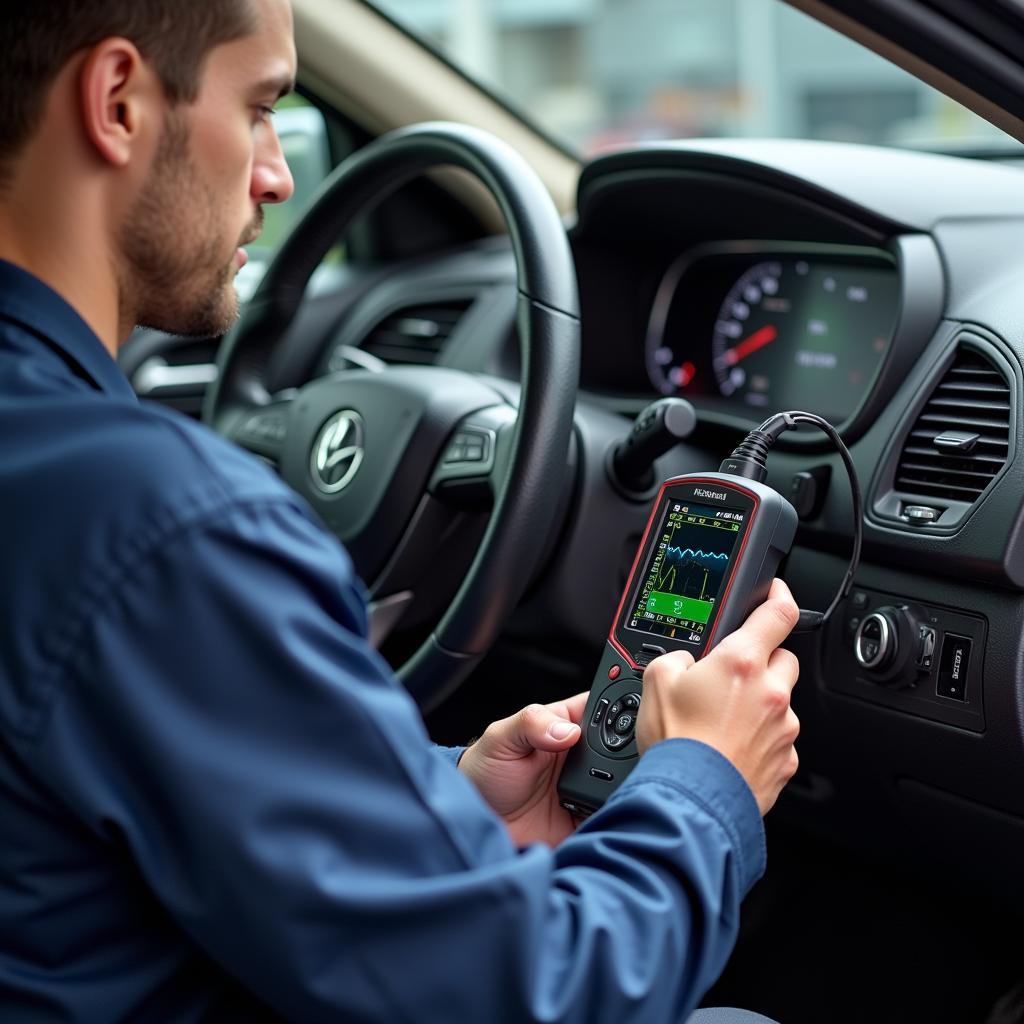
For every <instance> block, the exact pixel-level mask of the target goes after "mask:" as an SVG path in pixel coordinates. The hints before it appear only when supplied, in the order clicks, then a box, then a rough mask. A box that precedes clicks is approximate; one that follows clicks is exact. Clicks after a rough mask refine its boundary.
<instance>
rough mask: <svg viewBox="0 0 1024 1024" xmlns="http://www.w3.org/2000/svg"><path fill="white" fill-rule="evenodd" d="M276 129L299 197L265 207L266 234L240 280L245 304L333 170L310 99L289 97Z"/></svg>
mask: <svg viewBox="0 0 1024 1024" xmlns="http://www.w3.org/2000/svg"><path fill="white" fill-rule="evenodd" d="M274 126H275V128H276V129H277V134H278V137H279V138H280V140H281V148H282V150H283V151H284V155H285V159H286V160H287V161H288V166H289V167H290V168H291V172H292V177H293V178H294V179H295V194H294V195H293V196H292V198H291V199H289V200H288V202H287V203H283V204H281V205H280V206H266V207H264V210H263V212H264V217H265V219H264V222H263V234H262V235H261V236H260V238H259V240H258V241H257V242H256V243H254V244H253V245H251V246H249V247H248V252H249V262H248V264H247V265H246V266H244V267H243V268H242V270H241V271H240V273H239V275H238V277H237V279H236V286H237V288H238V294H239V296H240V298H241V299H242V300H243V301H244V300H245V299H247V298H249V296H250V295H251V294H252V293H253V291H254V290H255V288H256V286H257V285H258V284H259V282H260V279H261V278H262V277H263V273H264V271H265V270H266V269H267V264H268V263H269V262H270V260H271V259H272V257H273V255H274V252H275V251H276V249H277V247H278V245H280V243H281V241H282V239H284V237H285V236H286V235H287V234H288V231H289V230H290V228H291V226H292V225H293V224H294V223H295V221H296V219H297V218H298V216H299V214H301V213H302V211H303V210H304V209H305V207H306V204H307V203H308V202H309V200H310V197H311V196H312V195H313V193H314V192H315V191H316V190H317V188H319V186H320V183H321V182H322V181H323V180H324V178H326V177H327V175H328V174H329V173H330V171H331V148H330V144H329V141H328V137H327V122H326V121H325V120H324V116H323V114H322V113H321V112H320V111H319V110H317V108H316V107H314V106H313V105H312V104H311V103H310V102H309V101H308V100H306V99H304V98H303V97H302V96H299V95H292V96H286V97H285V98H284V99H283V100H282V101H281V103H280V105H279V107H278V109H277V113H275V114H274Z"/></svg>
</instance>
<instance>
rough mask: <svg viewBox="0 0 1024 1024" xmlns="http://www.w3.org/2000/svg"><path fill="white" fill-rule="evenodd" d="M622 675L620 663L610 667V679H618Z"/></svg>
mask: <svg viewBox="0 0 1024 1024" xmlns="http://www.w3.org/2000/svg"><path fill="white" fill-rule="evenodd" d="M620 675H622V667H621V666H620V665H612V667H611V668H610V669H608V678H609V679H618V678H619V676H620Z"/></svg>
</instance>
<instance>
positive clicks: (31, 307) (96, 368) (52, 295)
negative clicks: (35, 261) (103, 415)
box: [0, 260, 135, 399]
mask: <svg viewBox="0 0 1024 1024" xmlns="http://www.w3.org/2000/svg"><path fill="white" fill-rule="evenodd" d="M0 318H3V319H5V320H12V321H14V322H16V323H18V324H20V325H21V326H22V327H24V328H26V329H27V330H29V331H31V332H32V333H33V334H35V335H37V336H38V337H40V338H41V339H42V340H43V341H46V342H48V343H49V344H50V345H51V346H52V347H53V348H54V349H55V350H56V351H57V352H58V353H59V354H60V355H61V356H62V357H63V358H64V360H65V361H66V362H68V363H69V364H71V365H72V367H73V368H74V369H75V370H76V371H77V372H78V373H79V375H80V376H82V377H84V378H85V379H86V380H88V381H90V382H91V383H92V384H93V385H94V386H95V387H96V388H97V389H98V390H100V391H102V392H104V393H105V394H109V395H112V396H117V397H120V398H129V399H134V398H135V392H134V391H132V388H131V385H130V384H129V383H128V380H127V378H126V377H125V375H124V374H123V373H122V372H121V370H120V368H119V367H118V365H117V363H116V362H115V361H114V360H113V359H112V358H111V356H110V353H109V352H108V351H107V350H106V348H104V347H103V342H101V341H100V339H99V338H97V337H96V333H95V332H94V331H93V329H92V328H91V327H90V326H89V325H88V324H87V323H86V322H85V321H84V320H83V319H82V318H81V316H79V314H78V313H77V312H76V311H75V310H74V309H73V308H72V307H71V305H70V304H69V303H68V302H67V301H66V300H65V299H63V298H62V297H61V296H60V295H58V294H57V292H55V291H54V290H53V289H52V288H50V287H49V285H46V284H44V283H43V282H42V281H40V280H39V278H38V277H35V276H34V275H32V274H30V273H28V271H26V270H22V269H21V267H17V266H15V265H14V264H13V263H8V262H6V261H5V260H0Z"/></svg>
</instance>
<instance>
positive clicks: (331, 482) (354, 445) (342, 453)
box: [309, 409, 366, 494]
mask: <svg viewBox="0 0 1024 1024" xmlns="http://www.w3.org/2000/svg"><path fill="white" fill-rule="evenodd" d="M365 443H366V425H365V424H364V423H363V418H362V416H360V415H359V413H357V412H356V411H355V410H354V409H343V410H342V411H341V412H336V413H335V414H334V415H333V416H332V417H331V418H330V419H329V420H328V421H327V422H326V423H325V424H324V425H323V426H322V427H321V428H320V433H319V434H317V437H316V440H315V441H314V442H313V454H312V456H311V458H310V462H309V469H310V473H311V474H312V476H313V483H315V484H316V486H317V487H318V488H319V489H320V490H321V491H323V492H324V494H337V493H338V492H339V491H343V490H344V489H345V488H346V487H348V485H349V484H350V483H352V480H353V479H354V478H355V475H356V473H358V472H359V467H360V466H361V465H362V464H363V456H364V455H365V454H366V449H365V447H364V446H365Z"/></svg>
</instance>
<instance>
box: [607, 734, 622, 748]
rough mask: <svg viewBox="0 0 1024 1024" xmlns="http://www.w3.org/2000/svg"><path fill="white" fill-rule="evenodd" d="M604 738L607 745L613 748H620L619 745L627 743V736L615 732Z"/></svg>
mask: <svg viewBox="0 0 1024 1024" xmlns="http://www.w3.org/2000/svg"><path fill="white" fill-rule="evenodd" d="M603 739H604V744H605V746H606V747H609V748H610V749H611V750H618V749H619V747H621V746H624V745H625V743H626V737H625V736H619V735H617V734H616V733H614V732H613V733H610V734H608V735H606V736H604V737H603Z"/></svg>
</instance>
